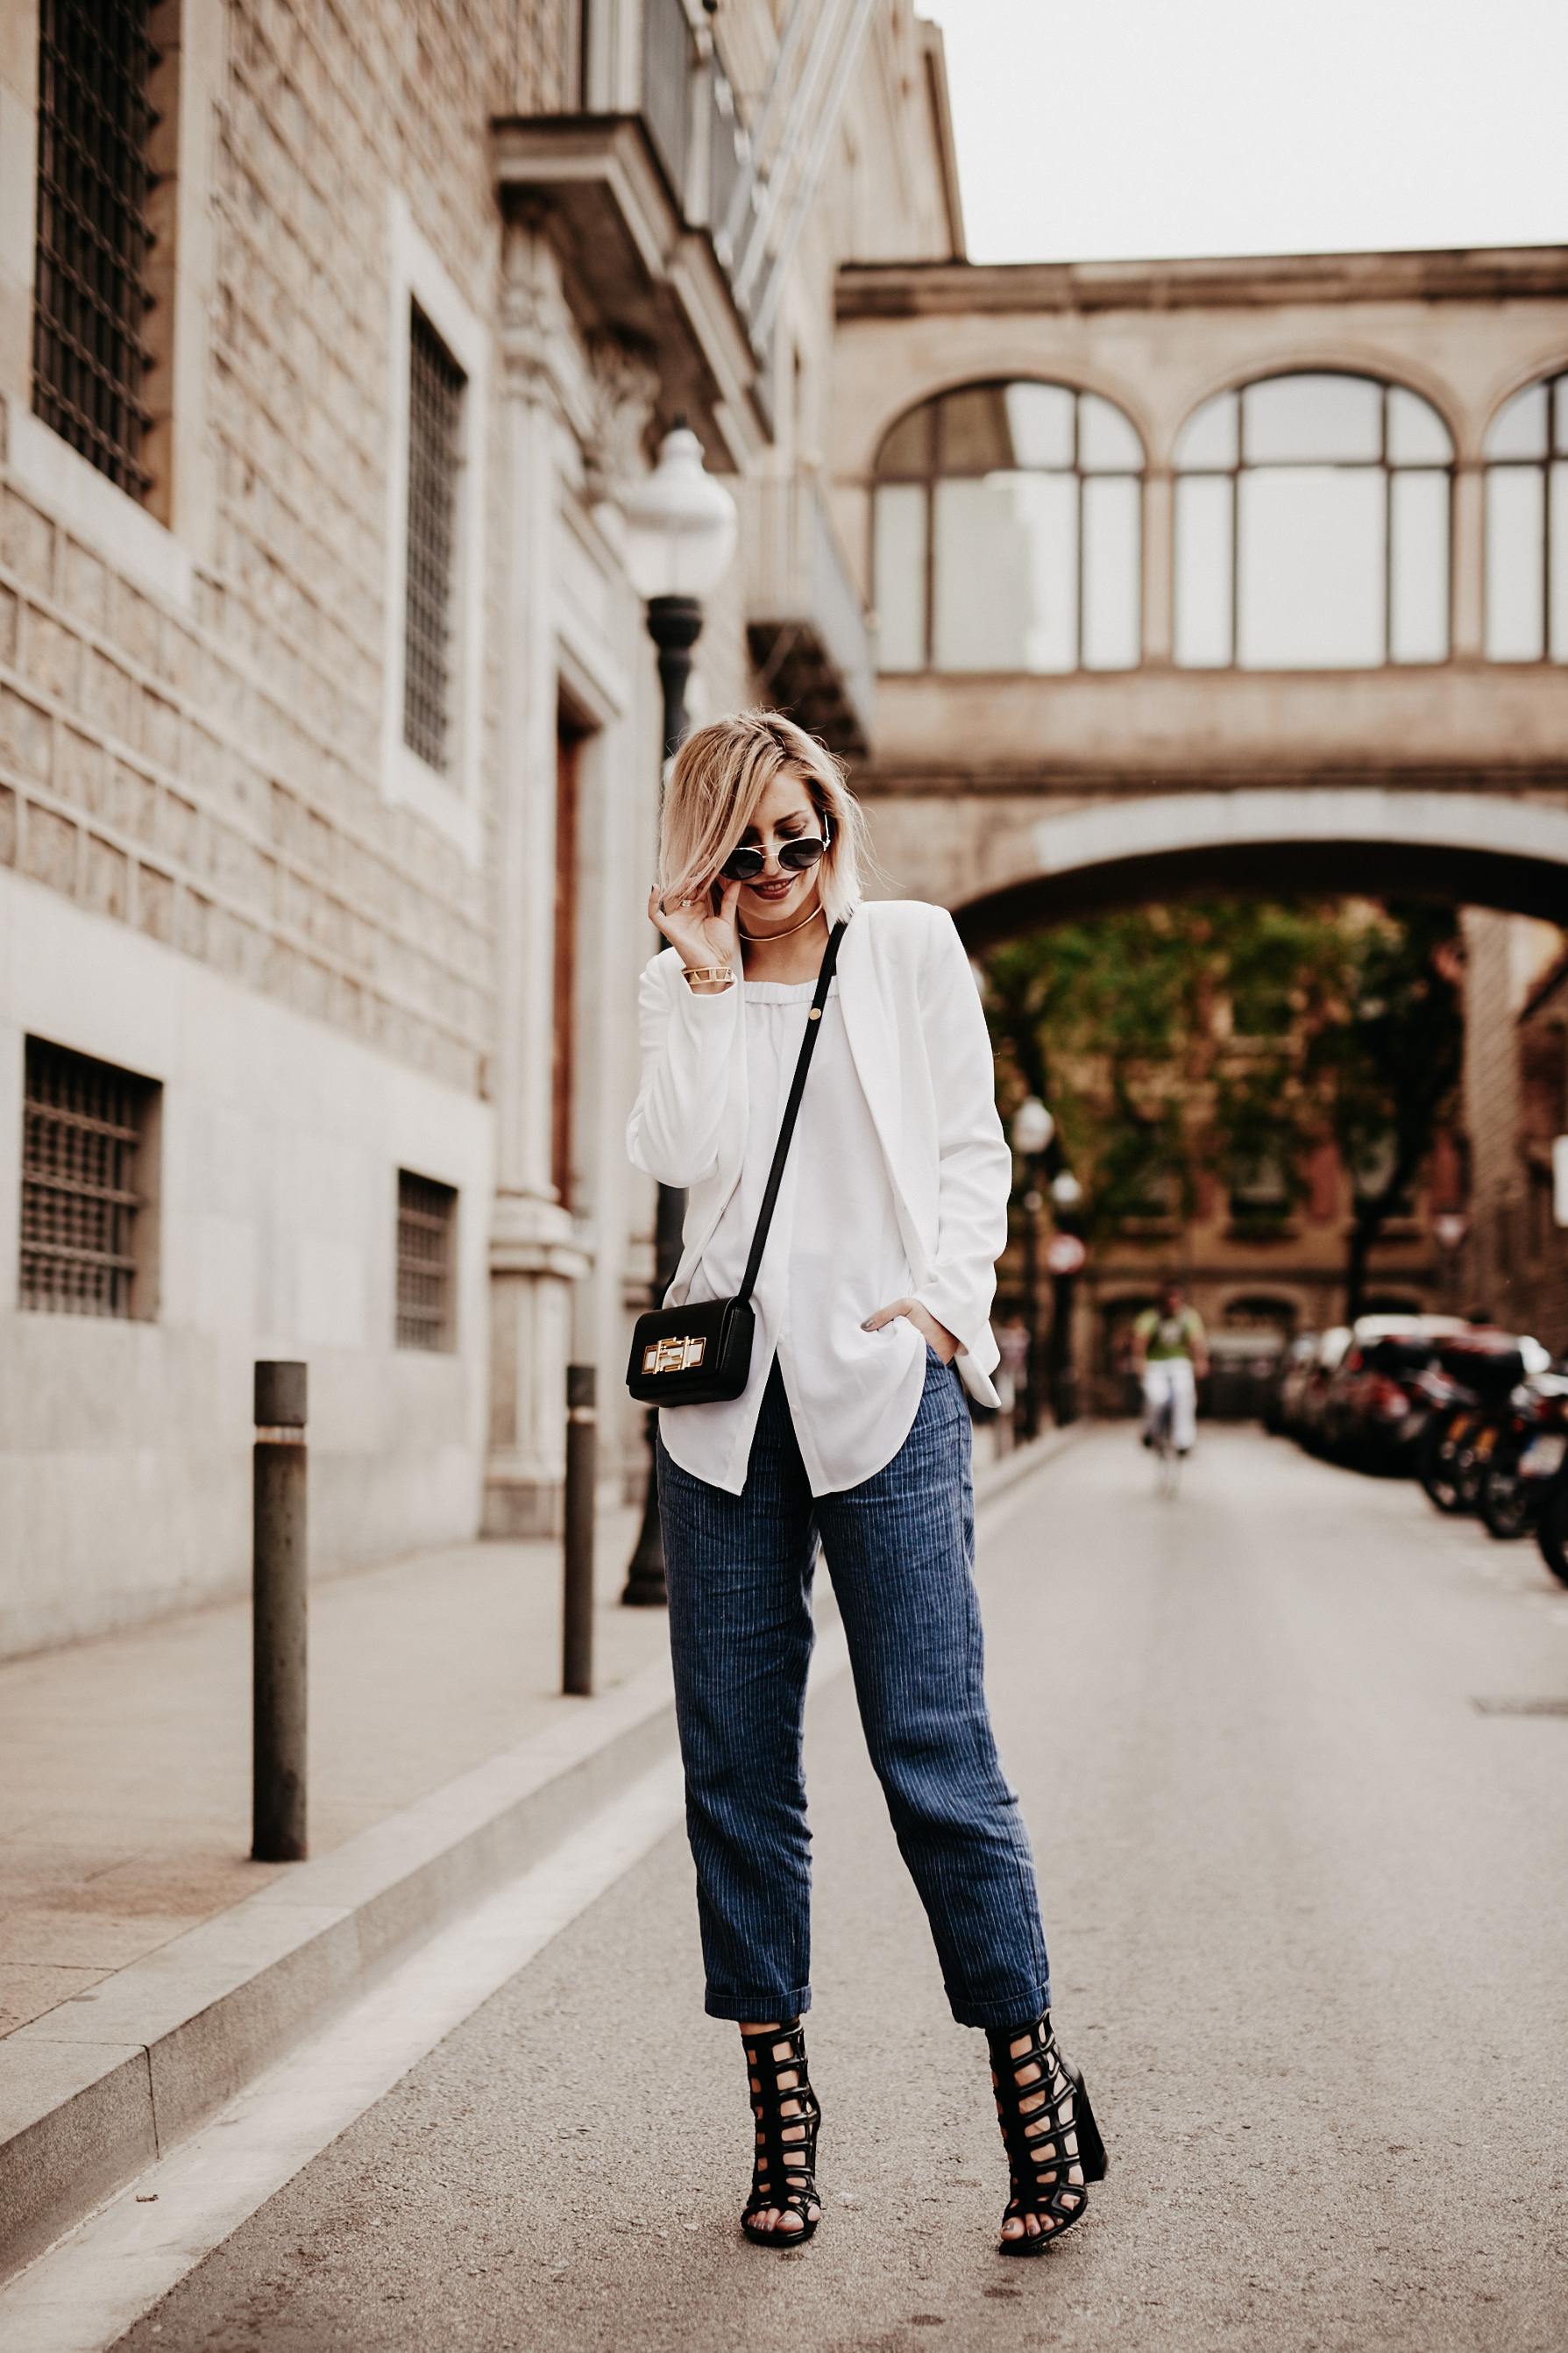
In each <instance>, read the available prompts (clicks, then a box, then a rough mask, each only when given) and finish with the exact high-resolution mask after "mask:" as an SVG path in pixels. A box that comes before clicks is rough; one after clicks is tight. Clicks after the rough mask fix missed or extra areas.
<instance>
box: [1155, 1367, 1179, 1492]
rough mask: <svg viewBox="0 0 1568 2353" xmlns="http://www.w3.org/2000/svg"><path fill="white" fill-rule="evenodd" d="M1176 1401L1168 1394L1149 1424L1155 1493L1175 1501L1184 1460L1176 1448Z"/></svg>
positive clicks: (1157, 1407) (1161, 1401) (1156, 1408)
mask: <svg viewBox="0 0 1568 2353" xmlns="http://www.w3.org/2000/svg"><path fill="white" fill-rule="evenodd" d="M1175 1419H1176V1401H1175V1399H1174V1398H1173V1397H1172V1396H1170V1395H1169V1393H1167V1394H1166V1395H1165V1396H1164V1397H1163V1398H1161V1400H1160V1402H1159V1404H1158V1405H1157V1406H1156V1407H1155V1409H1154V1418H1153V1419H1152V1421H1151V1422H1150V1424H1149V1444H1150V1447H1151V1449H1152V1452H1153V1456H1154V1493H1156V1494H1157V1495H1163V1496H1164V1498H1165V1499H1166V1501H1167V1502H1172V1501H1173V1500H1174V1497H1175V1493H1176V1490H1177V1488H1178V1487H1179V1486H1180V1484H1181V1481H1182V1458H1181V1455H1180V1453H1179V1452H1178V1451H1177V1448H1176V1432H1175Z"/></svg>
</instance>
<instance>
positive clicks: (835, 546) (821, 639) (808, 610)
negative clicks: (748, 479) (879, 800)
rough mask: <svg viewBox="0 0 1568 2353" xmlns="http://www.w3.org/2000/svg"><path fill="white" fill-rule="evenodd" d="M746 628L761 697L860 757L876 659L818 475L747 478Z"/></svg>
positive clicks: (868, 724)
mask: <svg viewBox="0 0 1568 2353" xmlns="http://www.w3.org/2000/svg"><path fill="white" fill-rule="evenodd" d="M746 499H747V503H748V506H749V507H750V509H751V512H750V514H749V516H748V518H747V520H748V526H749V527H748V529H747V532H746V544H747V545H748V547H749V550H750V554H751V569H750V577H749V579H748V581H747V583H746V635H747V638H748V639H749V641H750V645H751V652H752V664H753V666H754V668H755V670H756V671H757V675H758V683H759V686H760V689H761V691H762V696H763V701H764V702H769V703H772V704H773V706H774V707H775V708H776V709H778V710H780V711H784V712H787V713H788V714H789V716H790V717H791V718H792V719H794V720H796V721H798V723H799V724H800V725H801V726H802V727H805V728H807V729H809V730H810V732H811V733H812V734H814V735H819V736H820V737H821V738H822V741H823V742H824V743H825V744H827V745H828V747H829V748H830V750H832V751H835V752H838V753H841V754H844V755H845V756H846V757H847V758H850V759H863V758H864V757H865V756H866V754H867V752H868V749H869V746H870V741H871V718H872V705H873V697H874V694H875V685H876V677H875V660H874V657H873V653H872V647H871V633H870V629H869V628H868V624H867V619H866V612H865V607H863V606H862V604H861V602H860V592H859V590H858V588H857V587H856V586H855V579H854V575H853V574H852V573H851V572H850V569H849V565H848V564H847V560H846V558H845V554H844V551H843V549H842V548H841V547H840V546H839V543H838V536H837V533H836V532H835V530H834V528H833V522H832V519H831V517H830V516H829V514H828V512H827V504H826V500H825V499H824V498H823V495H822V492H821V491H820V490H819V489H818V487H817V484H816V477H815V476H814V475H812V474H808V473H797V474H795V475H784V476H782V477H775V478H773V480H763V481H757V482H753V483H752V484H750V485H749V486H748V489H747V491H746Z"/></svg>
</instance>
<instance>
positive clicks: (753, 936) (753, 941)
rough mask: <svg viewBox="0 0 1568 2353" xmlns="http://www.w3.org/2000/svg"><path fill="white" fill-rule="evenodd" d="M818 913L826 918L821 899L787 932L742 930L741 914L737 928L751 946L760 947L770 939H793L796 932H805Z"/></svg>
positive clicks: (737, 917) (736, 921) (814, 921)
mask: <svg viewBox="0 0 1568 2353" xmlns="http://www.w3.org/2000/svg"><path fill="white" fill-rule="evenodd" d="M818 915H822V916H823V917H824V918H825V919H826V909H825V907H824V906H823V904H822V902H821V900H820V899H819V900H818V901H817V902H816V906H815V907H814V908H813V909H812V911H811V913H810V914H809V915H803V916H802V917H801V919H800V921H799V923H792V924H791V925H790V927H789V929H788V931H787V932H742V931H741V919H740V917H739V915H737V916H736V918H735V929H736V931H737V932H740V933H741V937H742V939H743V940H744V941H746V942H747V944H749V945H750V946H752V947H754V948H760V947H765V946H766V944H767V943H768V942H769V941H770V940H793V939H794V937H795V934H796V932H804V931H805V927H806V925H807V923H816V919H817V917H818Z"/></svg>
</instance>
